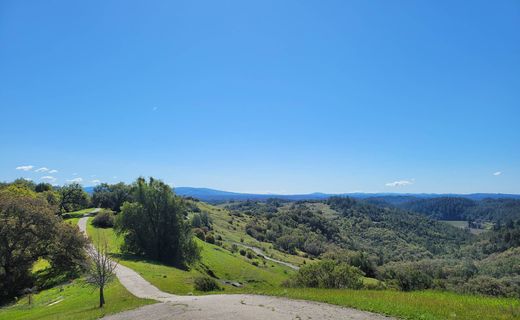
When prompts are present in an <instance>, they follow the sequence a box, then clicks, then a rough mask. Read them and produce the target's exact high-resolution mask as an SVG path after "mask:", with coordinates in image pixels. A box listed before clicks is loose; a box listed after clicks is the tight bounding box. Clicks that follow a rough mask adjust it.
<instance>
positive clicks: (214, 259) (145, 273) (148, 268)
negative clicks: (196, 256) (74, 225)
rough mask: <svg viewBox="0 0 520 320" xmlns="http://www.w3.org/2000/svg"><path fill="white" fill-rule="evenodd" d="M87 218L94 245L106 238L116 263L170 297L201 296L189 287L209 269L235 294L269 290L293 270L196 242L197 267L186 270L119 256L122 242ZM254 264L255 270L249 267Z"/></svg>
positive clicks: (112, 233) (225, 288) (113, 233)
mask: <svg viewBox="0 0 520 320" xmlns="http://www.w3.org/2000/svg"><path fill="white" fill-rule="evenodd" d="M91 220H92V219H89V223H87V233H88V234H89V236H90V237H91V239H92V241H93V242H94V243H98V242H99V241H101V240H102V239H106V240H107V243H108V245H109V248H111V252H112V253H113V254H114V255H115V257H116V258H117V259H119V263H121V264H122V265H124V266H127V267H129V268H131V269H133V270H135V271H136V272H138V273H139V274H140V275H141V276H142V277H143V278H145V279H146V280H148V281H149V282H150V283H152V284H153V285H155V286H156V287H158V288H159V289H161V290H162V291H166V292H170V293H174V294H183V295H185V294H188V293H193V294H203V293H202V292H198V291H196V290H194V288H193V282H194V279H195V277H197V276H199V275H202V274H205V270H207V269H209V270H211V271H212V272H213V273H214V274H215V275H216V276H217V277H218V278H219V280H220V282H221V284H222V286H223V288H224V292H226V293H239V292H251V291H254V290H266V289H273V288H277V287H279V286H280V284H281V283H282V282H283V281H284V280H285V279H286V278H287V276H288V275H289V274H291V273H293V272H294V271H293V270H291V269H289V268H287V267H285V266H281V265H279V264H277V263H272V262H269V261H266V264H265V265H264V264H263V259H260V258H254V259H251V260H250V259H247V258H246V257H243V256H241V255H240V254H239V253H231V252H230V251H228V250H225V249H223V248H221V247H219V246H216V245H212V244H209V243H205V242H202V241H200V240H198V239H197V243H198V245H199V246H200V247H201V248H202V252H201V256H202V257H201V261H200V264H198V265H196V266H194V267H193V268H191V269H190V270H182V269H179V268H175V267H172V266H167V265H164V264H161V263H158V262H154V261H150V260H147V259H143V258H138V257H132V256H128V255H122V254H120V249H119V247H120V245H121V244H122V239H121V238H120V237H118V236H117V235H116V234H115V232H114V231H113V229H110V228H109V229H100V228H95V227H94V226H93V225H92V224H91V223H90V222H91ZM253 261H256V262H258V264H259V267H257V266H254V265H253V264H252V262H253ZM224 280H228V281H232V282H240V283H243V284H244V286H243V287H241V288H236V287H233V286H231V285H226V284H223V283H222V282H223V281H224Z"/></svg>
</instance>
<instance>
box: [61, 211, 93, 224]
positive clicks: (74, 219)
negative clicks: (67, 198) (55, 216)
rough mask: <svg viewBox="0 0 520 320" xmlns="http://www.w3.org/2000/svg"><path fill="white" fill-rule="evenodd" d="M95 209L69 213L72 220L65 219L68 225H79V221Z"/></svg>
mask: <svg viewBox="0 0 520 320" xmlns="http://www.w3.org/2000/svg"><path fill="white" fill-rule="evenodd" d="M92 210H94V208H87V209H83V210H78V211H73V212H67V215H69V216H70V218H67V219H65V221H66V222H67V223H70V224H72V225H77V224H78V220H79V219H80V218H81V217H83V215H85V214H87V213H90V212H92Z"/></svg>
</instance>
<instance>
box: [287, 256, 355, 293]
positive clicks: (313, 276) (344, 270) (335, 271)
mask: <svg viewBox="0 0 520 320" xmlns="http://www.w3.org/2000/svg"><path fill="white" fill-rule="evenodd" d="M362 277H363V272H361V270H359V269H358V268H356V267H352V266H349V265H347V264H340V263H337V262H335V261H332V260H323V261H321V262H317V263H314V264H311V265H306V266H303V267H302V268H301V269H300V270H299V271H298V273H297V274H296V275H295V276H294V277H293V278H291V279H290V280H289V281H288V282H286V283H285V285H287V286H294V287H309V288H348V289H361V288H362V287H363V281H362Z"/></svg>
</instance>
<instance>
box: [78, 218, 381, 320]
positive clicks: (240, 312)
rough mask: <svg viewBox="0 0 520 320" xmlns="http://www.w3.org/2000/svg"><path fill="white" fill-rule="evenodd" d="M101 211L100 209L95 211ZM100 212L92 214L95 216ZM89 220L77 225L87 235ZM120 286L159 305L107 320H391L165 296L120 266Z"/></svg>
mask: <svg viewBox="0 0 520 320" xmlns="http://www.w3.org/2000/svg"><path fill="white" fill-rule="evenodd" d="M96 210H98V209H96ZM95 212H97V211H93V212H92V213H95ZM87 221H88V216H85V217H83V218H81V219H80V220H79V221H78V226H79V229H80V230H81V231H82V232H83V233H85V235H86V230H87ZM116 275H117V278H118V279H119V282H121V284H122V285H123V286H124V287H125V288H126V289H127V290H128V291H129V292H130V293H132V294H133V295H134V296H136V297H138V298H145V299H153V300H156V301H158V302H159V303H156V304H152V305H147V306H144V307H141V308H138V309H135V310H130V311H125V312H122V313H118V314H115V315H111V316H107V317H104V318H103V319H107V320H141V319H152V320H170V319H171V320H173V319H175V320H188V319H212V320H238V319H245V320H249V319H251V320H253V319H255V320H286V319H350V320H382V319H386V320H388V319H391V318H388V317H385V316H382V315H378V314H374V313H370V312H365V311H360V310H356V309H350V308H343V307H338V306H334V305H329V304H326V303H318V302H311V301H304V300H291V299H286V298H280V297H270V296H261V295H252V294H229V295H226V294H217V295H207V296H178V295H174V294H170V293H167V292H163V291H161V290H159V289H158V288H157V287H155V286H153V285H152V284H151V283H149V282H148V281H146V280H145V279H143V277H141V276H140V275H139V274H138V273H137V272H135V271H133V270H132V269H130V268H127V267H125V266H123V265H118V266H117V268H116Z"/></svg>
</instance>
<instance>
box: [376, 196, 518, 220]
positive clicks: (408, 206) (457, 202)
mask: <svg viewBox="0 0 520 320" xmlns="http://www.w3.org/2000/svg"><path fill="white" fill-rule="evenodd" d="M385 200H388V198H385V199H377V198H372V199H369V201H370V202H371V203H374V204H377V205H378V206H382V207H385V206H386V207H388V206H392V207H397V208H401V209H405V210H410V211H414V212H418V213H421V214H424V215H426V216H428V217H430V218H432V219H436V220H464V221H491V222H494V223H498V222H501V223H507V221H510V220H516V219H520V200H518V199H506V198H504V199H483V200H479V201H475V200H471V199H466V198H460V197H439V198H429V199H416V198H409V199H407V201H404V200H403V201H394V200H393V199H392V201H393V202H392V203H389V202H385Z"/></svg>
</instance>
